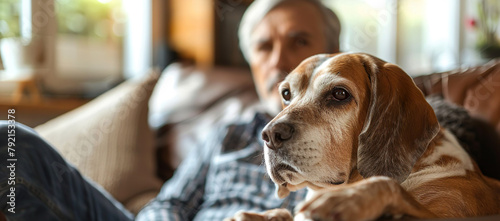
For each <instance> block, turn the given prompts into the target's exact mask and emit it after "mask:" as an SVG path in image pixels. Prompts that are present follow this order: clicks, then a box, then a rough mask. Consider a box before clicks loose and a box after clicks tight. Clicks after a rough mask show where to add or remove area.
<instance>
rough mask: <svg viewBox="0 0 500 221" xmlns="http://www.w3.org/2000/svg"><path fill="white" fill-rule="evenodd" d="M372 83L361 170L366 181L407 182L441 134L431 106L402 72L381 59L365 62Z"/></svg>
mask: <svg viewBox="0 0 500 221" xmlns="http://www.w3.org/2000/svg"><path fill="white" fill-rule="evenodd" d="M361 60H362V62H363V65H364V67H365V70H366V72H367V73H368V77H369V79H370V83H371V95H370V104H369V107H368V112H367V115H366V120H365V124H364V126H363V130H362V132H361V133H360V135H359V144H358V153H357V157H358V159H357V164H358V165H357V167H358V170H359V172H360V174H361V175H362V176H363V177H370V176H375V175H383V176H388V177H392V178H394V179H396V180H397V181H399V182H402V181H404V180H405V179H406V178H407V177H408V175H409V174H410V173H411V170H412V168H413V166H414V165H415V163H416V161H417V159H418V158H420V157H421V155H422V154H423V153H424V151H425V150H426V149H427V146H428V145H429V143H430V141H431V140H432V139H433V138H434V137H435V136H436V134H437V133H438V132H439V123H438V121H437V118H436V115H435V114H434V111H433V110H432V108H431V106H430V105H429V104H428V103H427V101H426V100H425V98H424V96H423V94H422V92H421V91H420V90H419V89H418V88H417V87H416V86H415V83H414V82H413V80H412V79H411V78H410V76H408V75H407V74H406V73H405V72H404V71H403V70H401V68H399V67H398V66H396V65H394V64H390V63H386V62H384V61H382V60H380V59H378V58H374V57H372V56H369V55H364V56H363V57H362V58H361Z"/></svg>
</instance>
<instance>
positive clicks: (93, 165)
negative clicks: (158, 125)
mask: <svg viewBox="0 0 500 221" xmlns="http://www.w3.org/2000/svg"><path fill="white" fill-rule="evenodd" d="M157 80H158V74H157V73H155V72H152V73H151V74H149V75H148V76H147V77H145V78H144V79H140V80H135V81H134V80H128V81H126V82H124V83H122V84H120V85H119V86H117V87H116V88H114V89H112V90H110V91H108V92H106V93H105V94H103V95H101V96H99V97H98V98H96V99H94V100H93V101H91V102H89V103H88V104H86V105H84V106H82V107H80V108H78V109H76V110H74V111H71V112H69V113H67V114H64V115H62V116H60V117H58V118H56V119H54V120H51V121H49V122H47V123H45V124H43V125H40V126H38V127H36V128H35V130H37V131H38V132H39V133H40V134H41V136H42V137H43V138H45V139H46V140H47V141H48V142H49V143H51V144H52V145H54V146H55V148H56V149H57V150H58V151H59V152H60V153H61V154H62V155H63V156H64V158H65V159H66V160H67V161H69V162H70V163H72V164H73V165H75V167H77V168H78V169H79V170H80V172H81V173H82V174H83V175H85V176H87V177H89V178H91V179H92V180H94V181H96V182H97V183H99V184H100V185H102V186H103V187H104V188H105V189H106V190H107V191H108V192H109V193H111V195H113V196H114V197H115V198H116V199H117V200H118V201H120V202H122V203H123V204H124V206H125V207H126V208H127V209H129V210H130V211H131V212H133V213H137V212H138V211H139V209H140V208H142V206H144V205H145V204H146V203H147V202H148V201H149V200H151V199H152V198H154V197H155V196H156V194H157V193H158V191H159V189H160V188H161V185H162V182H161V181H160V179H159V178H158V177H157V176H156V168H157V165H156V160H155V159H156V157H155V156H154V154H155V149H154V144H153V141H154V134H153V132H152V130H151V129H150V128H149V126H148V123H147V117H148V101H149V98H150V96H151V93H152V91H153V88H154V86H155V84H156V82H157Z"/></svg>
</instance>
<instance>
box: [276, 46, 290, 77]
mask: <svg viewBox="0 0 500 221" xmlns="http://www.w3.org/2000/svg"><path fill="white" fill-rule="evenodd" d="M290 56H292V55H290V54H289V53H287V51H286V48H284V47H275V48H274V50H273V54H272V57H271V64H272V65H273V67H274V68H276V69H278V70H280V71H284V72H289V71H291V70H292V69H293V68H295V67H291V62H290Z"/></svg>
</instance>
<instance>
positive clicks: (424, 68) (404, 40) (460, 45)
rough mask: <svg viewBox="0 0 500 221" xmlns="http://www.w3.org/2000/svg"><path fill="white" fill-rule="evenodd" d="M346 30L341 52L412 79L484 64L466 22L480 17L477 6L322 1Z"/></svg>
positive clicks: (474, 1)
mask: <svg viewBox="0 0 500 221" xmlns="http://www.w3.org/2000/svg"><path fill="white" fill-rule="evenodd" d="M324 2H325V4H327V5H329V6H330V7H331V8H332V9H333V10H334V11H335V12H336V13H337V14H338V16H339V19H340V20H341V24H342V32H341V39H340V41H341V50H342V51H349V52H367V53H371V54H374V55H376V56H378V57H380V58H382V59H384V60H387V61H389V62H393V63H396V64H398V65H399V66H401V67H402V68H403V69H404V70H405V71H406V72H407V73H408V74H410V75H413V76H415V75H420V74H430V73H433V72H439V71H446V70H450V69H454V68H457V67H459V66H462V65H467V66H470V65H477V64H480V63H483V62H485V59H483V58H481V57H480V56H479V54H478V51H477V50H476V49H475V42H474V41H475V37H474V36H475V34H474V33H471V31H470V30H468V29H467V27H466V25H467V24H466V19H467V18H471V17H477V10H476V9H477V8H478V5H480V4H482V1H478V0H466V1H456V0H439V1H433V0H399V1H398V0H375V1H374V0H351V1H342V0H334V1H324Z"/></svg>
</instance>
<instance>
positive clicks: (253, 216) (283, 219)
mask: <svg viewBox="0 0 500 221" xmlns="http://www.w3.org/2000/svg"><path fill="white" fill-rule="evenodd" d="M224 221H293V217H292V214H290V212H288V210H286V209H273V210H268V211H265V212H263V213H252V212H244V211H240V212H238V213H236V215H234V217H232V218H226V219H224Z"/></svg>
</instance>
